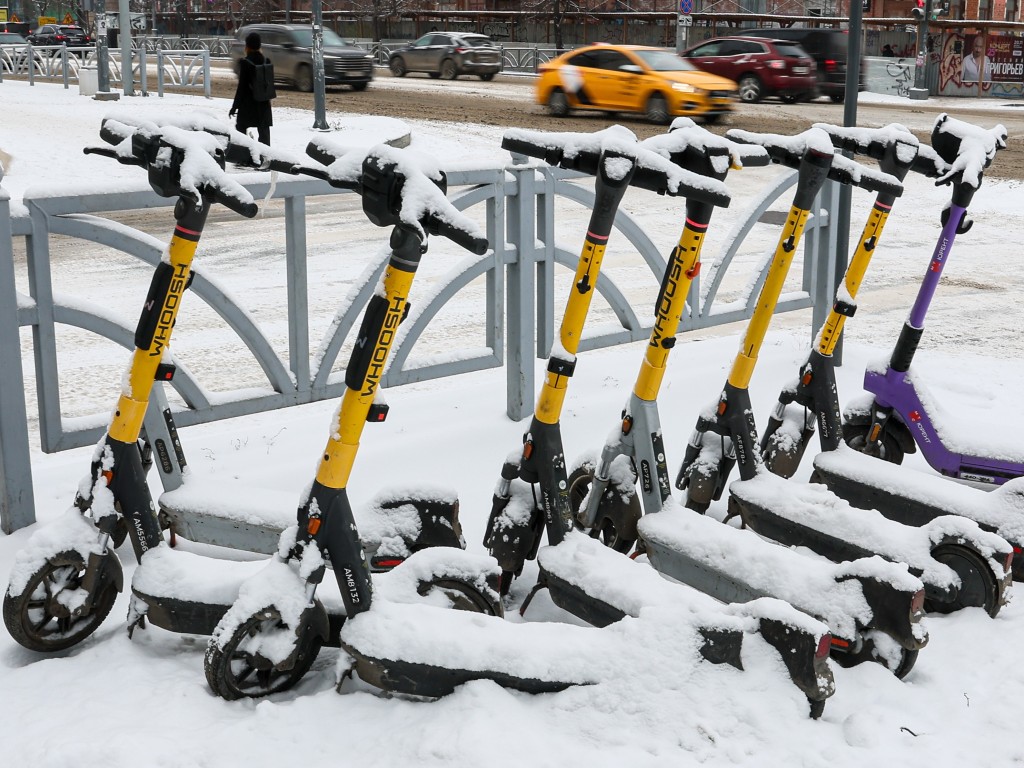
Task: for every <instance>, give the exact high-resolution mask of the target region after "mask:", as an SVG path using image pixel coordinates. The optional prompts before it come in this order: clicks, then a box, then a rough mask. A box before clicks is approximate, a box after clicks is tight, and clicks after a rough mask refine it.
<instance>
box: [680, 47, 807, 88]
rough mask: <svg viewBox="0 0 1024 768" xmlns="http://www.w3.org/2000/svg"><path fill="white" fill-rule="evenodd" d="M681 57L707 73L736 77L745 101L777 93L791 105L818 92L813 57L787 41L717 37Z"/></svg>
mask: <svg viewBox="0 0 1024 768" xmlns="http://www.w3.org/2000/svg"><path fill="white" fill-rule="evenodd" d="M680 56H682V57H683V58H684V59H687V60H688V61H689V62H690V63H691V64H694V65H696V66H697V67H698V68H700V69H703V70H704V71H705V72H712V73H714V74H716V75H721V76H722V77H728V78H729V79H730V80H735V81H736V83H737V84H738V85H739V93H740V99H741V100H742V101H746V102H751V103H752V102H755V101H760V100H761V99H763V98H765V97H766V96H778V97H779V98H781V99H782V100H783V101H784V102H786V103H787V104H792V103H793V102H796V101H807V100H809V99H813V98H814V97H815V96H817V95H818V91H817V76H816V74H815V64H814V59H812V58H811V57H810V55H808V53H807V52H806V51H805V50H804V49H803V48H801V47H800V46H799V45H797V44H796V43H792V42H789V41H787V40H766V39H764V38H756V37H716V38H714V39H712V40H705V41H704V42H703V43H700V44H698V45H695V46H692V47H691V48H687V49H686V50H685V51H683V52H682V53H681V54H680Z"/></svg>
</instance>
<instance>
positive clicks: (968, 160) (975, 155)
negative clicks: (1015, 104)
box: [932, 112, 1007, 207]
mask: <svg viewBox="0 0 1024 768" xmlns="http://www.w3.org/2000/svg"><path fill="white" fill-rule="evenodd" d="M1006 138H1007V134H1006V128H1005V127H1004V126H1003V125H1002V124H999V125H996V126H995V127H993V128H989V129H986V128H979V127H978V126H976V125H972V124H971V123H965V122H964V121H963V120H957V119H956V118H954V117H950V116H949V115H948V114H946V113H945V112H944V113H942V114H941V115H939V116H938V118H936V120H935V125H934V127H933V128H932V147H933V148H934V149H935V151H936V152H938V153H939V155H940V156H941V157H942V159H943V160H945V161H946V162H947V163H948V164H949V170H947V171H946V172H945V173H944V174H942V175H941V176H939V178H938V179H937V180H936V182H935V183H936V184H937V185H938V184H950V183H952V184H954V185H966V186H967V187H970V188H971V189H972V190H977V189H978V188H979V187H980V186H981V180H982V177H983V175H984V173H985V169H986V168H988V167H989V166H990V165H991V164H992V161H993V160H994V159H995V156H996V152H998V151H999V150H1000V149H1005V148H1006ZM965 207H966V206H965Z"/></svg>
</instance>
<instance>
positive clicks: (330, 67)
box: [231, 24, 373, 91]
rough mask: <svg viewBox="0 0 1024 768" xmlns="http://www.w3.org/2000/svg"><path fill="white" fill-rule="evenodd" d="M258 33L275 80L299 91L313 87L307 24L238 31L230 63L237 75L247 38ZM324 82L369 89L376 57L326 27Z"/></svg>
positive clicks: (255, 26) (310, 34)
mask: <svg viewBox="0 0 1024 768" xmlns="http://www.w3.org/2000/svg"><path fill="white" fill-rule="evenodd" d="M250 32H257V33H259V36H260V45H261V50H262V52H263V55H264V56H266V57H267V58H268V59H270V61H271V63H272V64H273V65H274V79H275V80H277V81H278V82H283V83H290V84H291V85H293V86H295V87H296V88H298V89H299V90H300V91H312V90H313V28H312V27H311V26H308V25H304V24H250V25H249V26H246V27H242V28H241V29H240V30H238V34H237V35H236V36H235V40H234V41H233V42H232V43H231V64H232V67H233V68H234V70H235V74H236V75H237V74H238V62H239V60H241V59H242V58H244V57H245V38H246V36H247V35H248V34H249V33H250ZM323 39H324V82H325V83H326V84H327V85H351V86H352V88H353V89H354V90H357V91H363V90H366V86H367V85H369V83H370V81H371V80H373V56H372V55H371V54H369V53H367V52H366V51H364V50H363V49H362V48H358V47H356V46H354V45H349V44H348V43H346V42H345V41H344V40H342V39H341V38H340V37H338V35H337V33H336V32H335V31H334V30H332V29H327V28H326V27H325V28H324V30H323Z"/></svg>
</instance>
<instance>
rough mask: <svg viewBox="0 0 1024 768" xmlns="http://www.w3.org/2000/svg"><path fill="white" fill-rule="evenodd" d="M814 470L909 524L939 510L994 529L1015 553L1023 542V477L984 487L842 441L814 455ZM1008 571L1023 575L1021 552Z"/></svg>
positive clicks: (855, 498)
mask: <svg viewBox="0 0 1024 768" xmlns="http://www.w3.org/2000/svg"><path fill="white" fill-rule="evenodd" d="M814 469H815V472H816V474H817V476H818V477H819V478H820V479H821V480H822V481H823V482H824V483H825V484H826V485H827V486H828V487H829V489H830V490H831V491H832V492H833V493H835V494H836V495H837V496H840V497H842V498H844V499H846V500H847V501H848V502H849V503H850V504H851V505H853V506H855V507H858V508H863V507H867V508H871V509H877V510H880V511H881V512H882V513H883V514H884V513H885V512H886V511H887V510H894V511H897V510H898V513H899V519H900V520H901V521H903V522H906V523H908V524H910V525H926V524H928V523H929V522H930V521H932V520H934V519H935V518H936V517H938V516H940V515H958V516H960V517H964V518H967V519H968V520H973V521H974V522H975V523H977V524H978V525H979V526H980V527H981V528H982V529H983V530H985V531H991V532H993V533H996V534H998V535H999V536H1001V537H1002V538H1004V539H1005V540H1006V541H1007V542H1009V543H1010V544H1011V545H1012V546H1013V547H1014V550H1015V551H1016V552H1017V553H1018V554H1019V552H1020V550H1021V549H1022V548H1024V478H1018V479H1015V480H1010V481H1008V482H1006V483H1004V484H1003V485H1001V486H1000V487H998V488H996V489H994V490H991V491H984V490H981V489H979V488H972V487H970V486H968V485H962V484H960V483H956V482H950V481H949V480H947V479H945V478H939V477H937V476H936V475H935V474H934V473H932V472H928V471H921V470H917V469H914V468H912V467H906V466H903V465H898V464H890V463H889V462H887V461H880V460H879V459H876V458H873V457H871V456H867V455H865V454H862V453H859V452H858V451H854V450H853V449H851V448H848V447H847V446H845V445H841V446H839V449H838V450H836V451H828V452H826V453H821V454H819V455H817V456H816V457H815V458H814ZM1013 576H1014V579H1015V580H1017V581H1021V580H1024V558H1021V557H1015V558H1014V560H1013Z"/></svg>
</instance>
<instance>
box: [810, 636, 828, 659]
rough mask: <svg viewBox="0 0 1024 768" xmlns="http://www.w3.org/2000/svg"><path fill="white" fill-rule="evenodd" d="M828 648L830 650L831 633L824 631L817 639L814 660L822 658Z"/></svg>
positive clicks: (826, 654) (826, 653)
mask: <svg viewBox="0 0 1024 768" xmlns="http://www.w3.org/2000/svg"><path fill="white" fill-rule="evenodd" d="M830 650H832V635H830V634H829V633H827V632H826V633H825V634H824V635H822V636H821V639H820V640H819V641H818V647H817V648H816V649H815V651H814V659H815V661H821V659H824V658H825V657H826V656H828V653H829V651H830Z"/></svg>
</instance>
